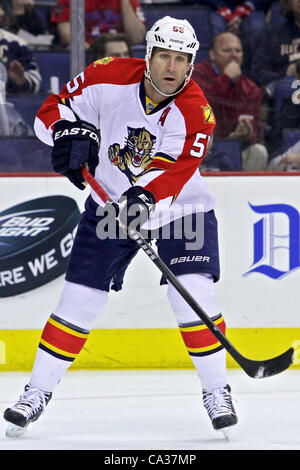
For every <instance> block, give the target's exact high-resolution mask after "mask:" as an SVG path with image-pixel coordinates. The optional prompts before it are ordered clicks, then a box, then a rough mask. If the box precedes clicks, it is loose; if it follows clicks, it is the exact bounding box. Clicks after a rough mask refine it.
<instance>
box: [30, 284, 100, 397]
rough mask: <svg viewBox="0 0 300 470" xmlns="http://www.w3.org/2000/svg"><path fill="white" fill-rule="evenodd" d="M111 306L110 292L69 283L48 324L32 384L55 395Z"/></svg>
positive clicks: (31, 379) (34, 368)
mask: <svg viewBox="0 0 300 470" xmlns="http://www.w3.org/2000/svg"><path fill="white" fill-rule="evenodd" d="M106 303H107V292H104V291H99V290H97V289H90V288H87V287H85V286H81V285H79V284H73V283H69V282H67V283H66V285H65V287H64V289H63V292H62V295H61V298H60V301H59V304H58V306H57V308H56V309H55V311H54V313H53V314H52V315H51V316H50V318H49V320H48V321H47V323H46V325H45V327H44V330H43V332H42V336H41V340H40V343H39V346H38V350H37V353H36V358H35V362H34V366H33V370H32V375H31V378H30V384H31V385H32V386H34V387H37V388H39V389H41V390H43V391H45V392H53V390H54V388H55V386H56V385H57V383H58V382H59V381H60V379H61V378H62V376H63V375H64V373H65V372H66V371H67V369H68V368H69V367H70V365H71V364H72V363H73V361H74V360H75V359H76V357H77V356H78V354H79V353H80V351H81V350H82V348H83V347H84V345H85V342H86V340H87V338H88V335H89V332H90V330H91V328H92V323H93V321H94V319H95V317H96V315H97V314H98V313H99V312H100V311H101V310H102V309H103V308H104V307H105V305H106Z"/></svg>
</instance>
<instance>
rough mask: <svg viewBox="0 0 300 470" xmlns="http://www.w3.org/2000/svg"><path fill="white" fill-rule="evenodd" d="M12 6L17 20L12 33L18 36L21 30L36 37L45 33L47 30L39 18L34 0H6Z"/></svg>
mask: <svg viewBox="0 0 300 470" xmlns="http://www.w3.org/2000/svg"><path fill="white" fill-rule="evenodd" d="M6 2H7V3H9V4H10V5H11V9H12V13H13V16H14V19H15V22H14V24H13V25H12V27H11V29H10V30H11V32H13V33H15V34H17V33H18V31H19V30H20V29H23V30H25V31H28V32H29V33H31V34H33V35H34V36H38V35H39V34H44V33H45V28H44V25H43V22H42V20H41V18H40V17H39V15H38V13H37V11H36V8H35V5H34V0H6Z"/></svg>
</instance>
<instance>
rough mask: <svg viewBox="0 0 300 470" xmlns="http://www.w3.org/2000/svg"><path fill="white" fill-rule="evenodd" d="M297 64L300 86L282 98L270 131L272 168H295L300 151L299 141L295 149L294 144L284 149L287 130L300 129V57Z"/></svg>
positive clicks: (297, 76) (297, 77) (299, 84)
mask: <svg viewBox="0 0 300 470" xmlns="http://www.w3.org/2000/svg"><path fill="white" fill-rule="evenodd" d="M295 65H296V77H295V78H296V79H297V80H298V82H297V83H298V87H297V88H295V89H293V88H292V89H291V94H290V96H288V97H286V98H284V99H283V100H282V103H281V107H280V110H279V112H278V113H277V115H276V119H275V120H274V122H273V125H272V130H271V133H270V138H269V142H270V143H269V153H270V156H271V158H272V160H271V161H270V168H271V169H275V168H276V167H278V169H281V170H282V169H289V168H290V166H291V169H293V164H294V163H295V162H294V160H295V155H296V153H299V152H300V148H299V143H298V146H296V149H294V150H293V151H292V150H291V149H292V148H293V146H291V148H290V149H289V150H287V151H284V142H283V136H284V132H285V131H288V130H292V131H293V130H296V129H300V59H299V60H298V61H297V62H296V64H295ZM297 83H296V85H297ZM279 153H281V155H279V156H278V154H279ZM274 155H275V157H274ZM273 157H274V158H273ZM296 160H297V165H298V166H297V168H299V164H298V162H299V158H298V157H297V158H296Z"/></svg>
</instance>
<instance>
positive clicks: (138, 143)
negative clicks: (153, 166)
mask: <svg viewBox="0 0 300 470" xmlns="http://www.w3.org/2000/svg"><path fill="white" fill-rule="evenodd" d="M127 131H128V136H127V137H126V139H125V145H124V147H123V148H121V147H120V144H117V143H114V144H112V145H110V146H109V148H108V157H109V159H110V161H111V163H112V164H113V165H115V166H117V167H118V168H119V170H121V171H122V172H123V173H125V175H126V176H127V178H128V179H129V181H130V183H131V184H134V183H135V182H136V181H137V180H138V178H139V177H140V176H141V175H142V173H143V172H144V170H145V169H146V168H147V166H148V165H149V163H150V162H151V161H152V160H153V146H154V144H155V142H156V137H155V136H154V135H152V134H151V133H150V132H149V131H147V129H145V128H144V127H142V128H141V127H139V128H137V129H135V128H133V127H129V126H127Z"/></svg>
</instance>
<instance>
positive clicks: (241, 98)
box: [0, 0, 300, 172]
mask: <svg viewBox="0 0 300 470" xmlns="http://www.w3.org/2000/svg"><path fill="white" fill-rule="evenodd" d="M163 7H165V10H164V11H163V15H161V14H160V12H161V11H162V8H163ZM174 7H175V9H173V8H174ZM199 10H200V11H201V12H203V22H202V20H201V18H202V17H201V14H200V15H199V14H197V15H196V14H194V12H196V11H197V12H198V11H199ZM188 12H190V15H191V17H192V18H195V20H194V21H195V22H194V23H193V21H191V20H190V18H188V19H189V21H190V22H191V23H192V25H193V26H194V28H195V30H196V33H197V36H198V38H199V40H200V51H199V54H198V56H197V60H196V63H195V68H194V71H193V75H192V78H193V79H194V80H195V81H196V82H197V83H198V84H199V85H200V87H201V88H202V89H203V91H204V94H205V95H206V97H207V99H208V101H209V103H210V105H211V106H212V108H213V110H214V113H215V115H216V120H217V126H216V128H215V131H214V136H213V139H212V141H211V146H210V151H209V154H208V155H207V156H206V158H205V159H204V160H203V164H202V165H203V166H202V169H203V171H247V172H257V171H295V170H300V0H280V1H275V2H274V1H270V0H253V1H244V2H242V1H234V0H233V1H220V0H203V1H202V0H191V1H186V0H181V1H178V2H171V3H170V4H169V5H168V2H167V0H166V2H165V4H164V3H162V2H161V1H160V2H156V1H155V0H152V1H151V0H144V1H142V0H85V51H86V62H87V64H88V63H90V62H92V61H94V60H96V59H100V58H103V57H106V56H116V57H130V56H133V57H139V58H142V57H143V55H144V52H145V34H146V30H147V28H149V27H151V26H152V24H153V21H154V20H155V14H156V19H158V18H159V17H160V16H164V15H165V14H170V15H171V16H176V17H178V18H182V19H183V18H185V17H186V15H187V13H188ZM199 18H200V19H199ZM208 19H209V20H208ZM208 21H209V29H208V31H209V34H207V35H208V36H209V37H207V38H206V39H207V43H205V41H204V43H203V41H201V33H202V32H203V31H204V29H205V31H206V30H207V22H208ZM71 39H72V38H71V27H70V0H57V1H55V0H53V1H52V2H51V1H47V2H46V1H42V0H41V1H34V0H0V92H1V109H0V111H1V114H0V133H2V135H3V133H5V132H8V130H7V129H8V128H9V126H8V127H7V125H6V131H5V128H4V126H3V122H1V120H3V109H4V108H3V107H5V108H6V111H7V112H8V114H9V113H13V112H18V110H17V109H13V106H12V105H11V103H10V102H9V101H10V97H16V96H22V97H26V96H27V97H37V96H40V95H44V94H47V93H49V91H50V90H49V89H45V87H43V80H45V79H46V78H47V77H46V75H47V70H46V71H45V70H44V69H43V70H42V68H41V62H40V57H41V52H42V53H44V54H45V53H48V54H53V53H56V54H59V53H60V54H62V55H63V54H68V53H69V51H70V48H71V44H72V40H71ZM52 91H53V90H52ZM15 120H16V118H14V122H15ZM3 129H4V130H3Z"/></svg>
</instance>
